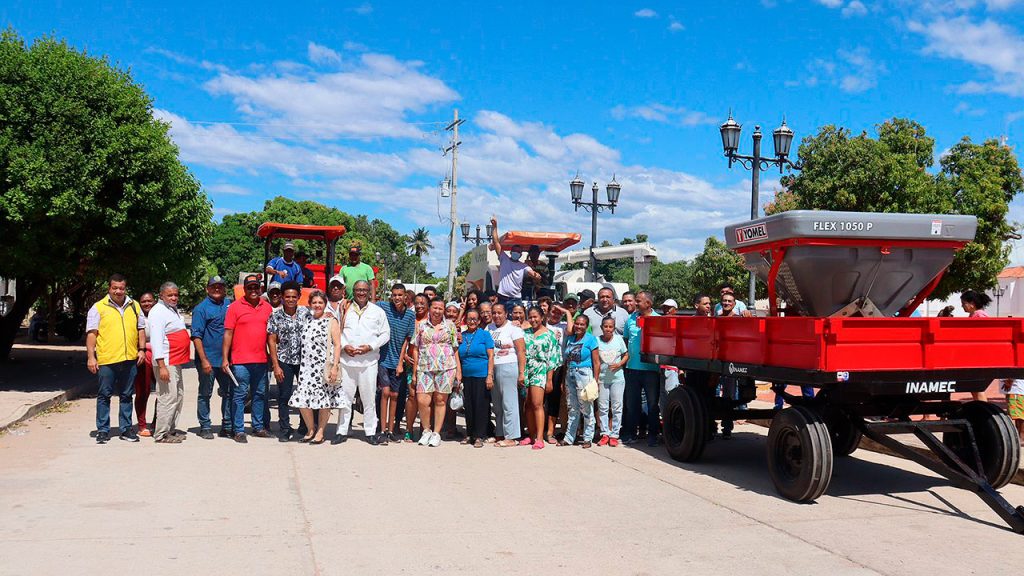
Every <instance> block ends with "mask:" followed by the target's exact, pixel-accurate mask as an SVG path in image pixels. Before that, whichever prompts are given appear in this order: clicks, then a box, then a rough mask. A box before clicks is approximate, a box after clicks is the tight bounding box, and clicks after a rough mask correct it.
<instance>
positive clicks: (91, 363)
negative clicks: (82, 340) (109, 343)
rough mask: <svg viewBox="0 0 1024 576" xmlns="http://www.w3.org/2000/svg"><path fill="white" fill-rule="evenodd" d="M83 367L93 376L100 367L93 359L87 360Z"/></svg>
mask: <svg viewBox="0 0 1024 576" xmlns="http://www.w3.org/2000/svg"><path fill="white" fill-rule="evenodd" d="M85 366H86V367H87V368H88V369H89V372H92V373H93V374H95V373H97V372H99V371H100V365H99V363H98V362H96V359H95V358H89V360H88V361H87V362H86V363H85Z"/></svg>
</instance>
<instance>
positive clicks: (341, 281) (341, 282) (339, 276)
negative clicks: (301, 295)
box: [327, 274, 345, 288]
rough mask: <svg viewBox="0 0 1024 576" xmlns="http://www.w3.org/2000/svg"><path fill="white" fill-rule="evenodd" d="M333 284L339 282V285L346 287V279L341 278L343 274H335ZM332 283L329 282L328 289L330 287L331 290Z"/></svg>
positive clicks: (332, 279)
mask: <svg viewBox="0 0 1024 576" xmlns="http://www.w3.org/2000/svg"><path fill="white" fill-rule="evenodd" d="M331 282H337V283H338V284H341V285H342V286H345V279H344V278H342V277H341V274H335V275H334V276H333V277H332V278H331ZM331 282H328V283H327V287H328V288H330V287H331Z"/></svg>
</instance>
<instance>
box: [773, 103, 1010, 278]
mask: <svg viewBox="0 0 1024 576" xmlns="http://www.w3.org/2000/svg"><path fill="white" fill-rule="evenodd" d="M877 132H878V138H871V137H870V136H868V135H867V134H866V133H861V134H859V135H857V136H852V135H851V134H850V132H849V131H848V130H846V129H844V128H837V127H835V126H825V127H823V128H822V129H821V130H819V132H818V133H817V134H816V135H814V136H809V137H807V138H804V140H803V141H802V142H801V144H800V147H799V157H800V161H801V162H802V163H803V170H802V171H801V172H800V173H799V174H797V175H795V176H790V177H786V178H784V179H783V182H782V183H783V186H784V189H783V190H782V191H780V193H779V194H777V196H776V201H775V202H774V203H773V204H770V205H769V206H768V207H767V208H768V209H769V210H771V211H773V212H781V211H785V210H789V209H803V210H847V211H854V212H906V213H937V214H972V215H974V216H977V217H978V234H977V236H976V237H975V241H974V242H972V243H970V244H968V245H967V246H966V247H965V248H964V250H962V251H960V252H959V253H958V254H957V256H956V259H955V260H954V262H953V264H952V265H951V266H950V268H949V271H948V272H947V274H946V275H945V276H944V277H943V280H942V283H941V284H940V285H939V286H938V288H937V289H936V290H935V292H934V293H933V296H934V297H935V298H945V297H947V296H948V295H949V294H951V293H953V292H959V291H962V290H965V289H967V288H976V289H983V288H988V287H990V286H993V285H994V284H995V279H996V275H997V274H998V273H999V271H1000V270H1002V268H1003V267H1004V266H1006V263H1007V262H1008V261H1009V248H1008V247H1007V246H1006V244H1005V243H1006V240H1008V239H1010V238H1016V236H1017V235H1016V233H1015V231H1014V226H1013V225H1012V224H1010V223H1009V222H1007V219H1006V217H1007V212H1008V205H1009V203H1010V201H1011V200H1013V198H1014V197H1015V196H1016V195H1017V194H1019V193H1020V192H1021V191H1022V190H1024V182H1022V179H1021V173H1020V167H1019V166H1018V164H1017V160H1016V158H1015V157H1014V155H1013V152H1012V151H1011V150H1010V149H1009V148H1008V147H1006V146H1003V145H1000V144H999V143H998V142H997V141H995V140H988V141H986V142H984V143H983V144H980V145H979V144H974V143H972V142H971V141H970V139H968V138H964V139H963V140H962V141H961V142H960V143H958V144H957V145H956V146H954V147H953V148H952V149H950V151H949V153H948V154H946V155H945V156H944V157H943V158H942V161H941V169H940V172H939V173H938V174H931V173H929V172H928V168H930V167H932V164H933V157H934V147H935V141H934V140H933V139H932V138H930V137H928V136H927V135H926V133H925V129H924V128H923V127H922V126H921V125H920V124H917V123H916V122H913V121H910V120H906V119H901V118H894V119H892V120H889V121H887V122H885V123H883V124H881V125H879V126H878V127H877Z"/></svg>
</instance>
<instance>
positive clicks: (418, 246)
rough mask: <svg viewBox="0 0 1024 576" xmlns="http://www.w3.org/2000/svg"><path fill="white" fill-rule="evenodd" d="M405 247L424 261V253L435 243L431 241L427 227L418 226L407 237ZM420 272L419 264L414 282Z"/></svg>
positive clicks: (413, 277) (413, 278)
mask: <svg viewBox="0 0 1024 576" xmlns="http://www.w3.org/2000/svg"><path fill="white" fill-rule="evenodd" d="M405 247H406V248H407V249H408V250H409V254H410V255H412V256H415V257H416V259H417V260H419V261H420V262H422V261H423V255H424V254H426V253H427V252H429V251H430V250H431V249H432V248H433V247H434V245H433V244H432V243H431V242H430V231H429V230H427V229H426V228H417V229H415V230H413V231H412V234H411V235H409V236H406V237H405ZM417 272H419V266H417V267H416V271H414V272H413V276H412V283H413V284H415V283H416V274H417Z"/></svg>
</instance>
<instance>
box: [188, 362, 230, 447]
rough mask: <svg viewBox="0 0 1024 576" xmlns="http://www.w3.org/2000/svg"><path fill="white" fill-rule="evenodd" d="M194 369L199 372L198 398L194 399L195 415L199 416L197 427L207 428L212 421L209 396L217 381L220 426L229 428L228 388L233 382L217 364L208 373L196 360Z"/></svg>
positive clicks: (211, 394)
mask: <svg viewBox="0 0 1024 576" xmlns="http://www.w3.org/2000/svg"><path fill="white" fill-rule="evenodd" d="M195 364H196V371H197V372H199V398H198V399H197V401H196V417H197V418H199V428H201V429H203V430H209V429H210V427H211V426H213V423H212V422H210V398H212V397H213V383H214V382H216V383H217V390H218V392H219V394H220V427H221V428H224V429H227V430H231V394H230V390H231V388H232V386H234V384H232V383H231V378H230V377H229V376H228V375H227V374H225V373H224V370H222V369H221V368H220V367H218V366H214V367H213V371H212V372H210V373H209V374H206V373H204V372H203V366H202V365H201V364H200V363H199V362H196V363H195Z"/></svg>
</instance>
